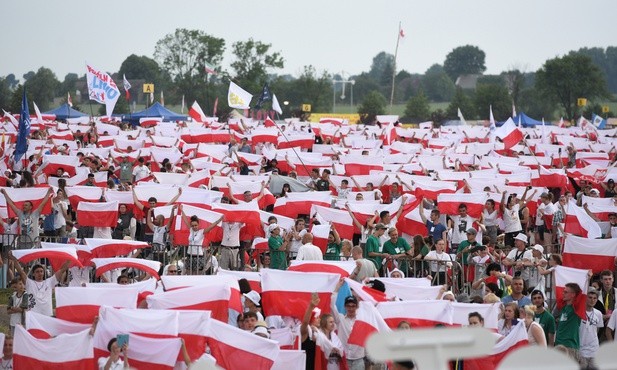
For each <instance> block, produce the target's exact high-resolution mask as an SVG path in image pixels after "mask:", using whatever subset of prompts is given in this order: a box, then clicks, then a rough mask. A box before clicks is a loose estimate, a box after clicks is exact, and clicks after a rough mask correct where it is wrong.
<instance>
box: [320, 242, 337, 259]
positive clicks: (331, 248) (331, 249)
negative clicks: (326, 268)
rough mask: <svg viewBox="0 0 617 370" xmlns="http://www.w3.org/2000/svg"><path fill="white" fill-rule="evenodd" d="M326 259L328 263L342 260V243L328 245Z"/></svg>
mask: <svg viewBox="0 0 617 370" xmlns="http://www.w3.org/2000/svg"><path fill="white" fill-rule="evenodd" d="M324 259H325V260H327V261H340V260H341V244H340V243H328V246H327V247H326V254H325V255H324Z"/></svg>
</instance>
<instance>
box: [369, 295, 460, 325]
mask: <svg viewBox="0 0 617 370" xmlns="http://www.w3.org/2000/svg"><path fill="white" fill-rule="evenodd" d="M377 310H378V311H379V313H381V316H382V317H383V319H384V320H385V322H386V323H387V324H388V326H389V327H390V328H392V329H394V328H396V327H397V326H398V324H399V323H400V322H401V321H407V322H408V323H409V324H410V325H411V327H412V328H419V327H425V328H432V327H435V326H436V325H449V324H451V323H452V311H451V309H450V302H449V301H445V300H430V301H429V300H427V301H398V302H382V303H380V304H378V305H377Z"/></svg>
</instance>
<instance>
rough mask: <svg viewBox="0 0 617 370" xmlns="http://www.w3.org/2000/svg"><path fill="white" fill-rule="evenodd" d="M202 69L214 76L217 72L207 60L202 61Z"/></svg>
mask: <svg viewBox="0 0 617 370" xmlns="http://www.w3.org/2000/svg"><path fill="white" fill-rule="evenodd" d="M204 70H205V71H206V74H209V75H214V76H216V75H217V74H218V72H217V71H216V67H215V66H214V65H213V64H211V63H208V62H204Z"/></svg>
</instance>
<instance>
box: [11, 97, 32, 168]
mask: <svg viewBox="0 0 617 370" xmlns="http://www.w3.org/2000/svg"><path fill="white" fill-rule="evenodd" d="M18 131H19V133H18V134H17V143H16V144H15V152H14V154H13V156H14V158H13V159H14V161H15V162H17V161H19V160H20V159H21V157H22V156H23V155H24V154H26V152H27V151H28V136H29V135H30V110H29V109H28V97H27V96H26V87H25V86H24V93H23V96H22V98H21V111H20V113H19V127H18Z"/></svg>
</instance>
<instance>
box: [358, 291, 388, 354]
mask: <svg viewBox="0 0 617 370" xmlns="http://www.w3.org/2000/svg"><path fill="white" fill-rule="evenodd" d="M389 331H391V329H390V328H389V327H388V325H387V324H386V322H385V321H384V319H383V317H381V314H380V313H379V311H377V308H375V306H374V305H373V304H372V303H369V302H359V305H358V311H357V313H356V322H355V323H354V324H353V327H352V329H351V333H350V334H349V341H348V343H349V344H355V345H357V346H361V347H364V345H365V343H366V340H367V339H368V337H369V336H370V335H371V334H373V333H375V332H389Z"/></svg>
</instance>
